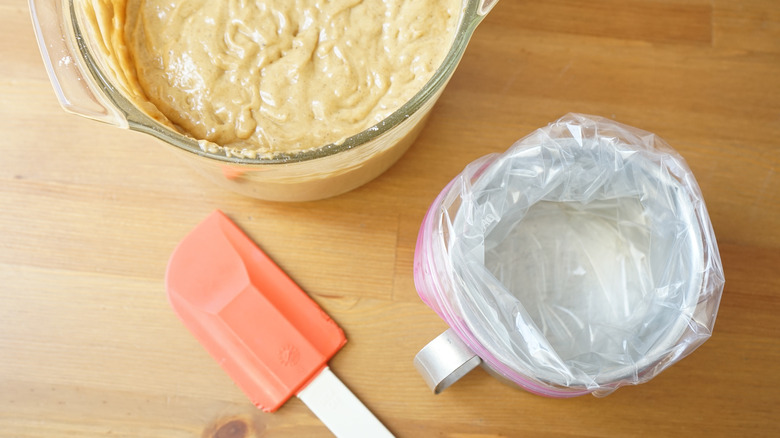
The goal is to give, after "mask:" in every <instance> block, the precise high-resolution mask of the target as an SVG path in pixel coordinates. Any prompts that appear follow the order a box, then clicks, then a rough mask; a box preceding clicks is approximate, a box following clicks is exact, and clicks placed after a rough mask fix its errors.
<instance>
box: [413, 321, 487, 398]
mask: <svg viewBox="0 0 780 438" xmlns="http://www.w3.org/2000/svg"><path fill="white" fill-rule="evenodd" d="M480 363H482V360H481V359H480V358H479V356H477V355H476V354H475V353H474V352H473V351H471V349H470V348H469V347H468V346H467V345H466V343H464V342H463V341H461V340H460V338H459V337H458V335H457V334H455V331H454V330H452V329H447V330H446V331H445V332H444V333H442V334H440V335H439V336H437V337H436V339H434V340H433V341H431V342H429V343H428V345H426V346H425V347H423V349H422V350H420V351H419V352H418V353H417V355H416V356H415V357H414V367H415V368H417V371H418V372H419V373H420V375H422V377H423V379H424V380H425V383H426V384H428V387H429V388H430V389H431V390H432V391H433V393H434V394H439V393H440V392H442V391H444V390H445V389H447V388H448V387H449V386H450V385H452V384H453V383H455V382H456V381H458V380H459V379H460V378H461V377H463V376H465V375H466V374H468V372H469V371H471V370H473V369H474V368H476V367H477V366H479V364H480Z"/></svg>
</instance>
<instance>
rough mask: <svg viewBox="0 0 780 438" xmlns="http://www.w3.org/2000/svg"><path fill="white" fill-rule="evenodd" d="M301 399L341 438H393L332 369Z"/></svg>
mask: <svg viewBox="0 0 780 438" xmlns="http://www.w3.org/2000/svg"><path fill="white" fill-rule="evenodd" d="M298 398H300V399H301V400H303V402H304V403H305V404H306V406H308V407H309V409H311V411H312V412H314V415H316V416H317V418H319V419H320V421H322V422H323V423H324V424H325V426H327V427H328V429H330V431H331V432H333V434H334V435H336V436H337V437H338V438H365V437H372V438H384V437H391V438H392V437H393V434H391V433H390V431H389V430H387V428H386V427H385V426H384V425H383V424H382V423H380V422H379V420H377V418H376V417H375V416H374V414H372V413H371V411H369V410H368V408H366V406H365V405H364V404H363V403H361V402H360V400H358V398H357V397H355V395H354V394H352V391H350V390H349V388H347V387H346V386H345V385H344V383H342V382H341V380H339V378H338V377H336V375H335V374H333V372H331V371H330V368H328V367H325V369H323V370H322V372H321V373H320V374H319V375H318V376H317V377H315V378H314V380H312V381H311V383H309V384H308V385H307V386H306V387H305V388H303V390H301V392H299V393H298Z"/></svg>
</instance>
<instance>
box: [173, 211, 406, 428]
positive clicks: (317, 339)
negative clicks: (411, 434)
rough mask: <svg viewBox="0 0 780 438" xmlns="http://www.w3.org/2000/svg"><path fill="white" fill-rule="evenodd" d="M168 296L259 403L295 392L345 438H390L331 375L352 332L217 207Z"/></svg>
mask: <svg viewBox="0 0 780 438" xmlns="http://www.w3.org/2000/svg"><path fill="white" fill-rule="evenodd" d="M165 283H166V290H167V292H168V299H169V301H170V303H171V306H173V309H174V310H175V311H176V313H177V315H178V316H179V318H180V319H181V320H182V322H184V325H185V326H186V327H187V328H188V329H189V330H190V332H192V334H193V335H194V336H195V338H196V339H197V340H198V341H200V343H201V344H203V346H204V347H205V348H206V350H207V351H208V352H209V354H211V356H212V357H213V358H214V359H215V360H216V361H217V363H218V364H219V365H221V366H222V368H223V369H224V370H225V371H226V372H227V373H228V375H230V377H231V378H232V379H233V381H234V382H236V384H237V385H238V386H239V388H241V389H242V390H243V391H244V393H246V395H247V396H248V397H249V399H250V400H251V401H252V403H254V404H255V406H257V407H259V408H261V409H262V410H264V411H267V412H273V411H276V410H277V409H279V407H280V406H281V405H282V404H284V403H285V402H286V401H287V400H288V399H289V398H290V397H292V396H293V395H297V396H298V397H299V398H300V399H301V400H303V402H304V403H305V404H306V405H307V406H308V407H309V408H310V409H311V410H312V411H313V412H314V413H315V415H317V417H318V418H319V419H320V420H321V421H322V422H323V423H325V425H326V426H327V427H328V428H329V429H330V430H331V432H333V433H334V434H335V435H336V436H339V437H368V436H370V437H385V436H389V437H392V435H391V434H390V432H389V431H388V430H387V429H386V428H385V427H384V426H383V425H382V424H381V423H380V422H379V420H377V419H376V417H374V415H373V414H371V412H370V411H369V410H368V409H367V408H366V407H365V406H364V405H363V404H362V403H361V402H360V400H358V399H357V397H355V396H354V395H353V394H352V393H351V392H350V391H349V389H347V387H346V386H344V384H343V383H342V382H341V381H340V380H339V379H338V378H337V377H336V376H335V375H334V374H333V373H332V372H331V371H330V369H329V368H328V366H327V363H328V360H329V359H330V358H331V357H333V355H335V354H336V352H338V351H339V349H341V347H342V346H344V344H345V343H346V342H347V340H346V338H345V336H344V332H343V331H342V330H341V328H339V326H338V325H336V323H335V322H333V320H332V319H330V317H328V315H326V314H325V312H324V311H323V310H322V309H321V308H320V307H319V306H318V305H317V303H315V302H314V301H313V300H312V299H311V298H310V297H309V296H308V295H307V294H306V293H305V292H304V291H303V290H302V289H301V288H300V287H298V285H297V284H295V282H293V281H292V280H291V279H290V277H288V276H287V275H286V274H285V273H284V272H283V271H282V270H281V269H280V268H279V267H278V266H277V265H276V264H275V263H274V262H273V261H272V260H271V259H270V258H269V257H268V256H267V255H266V254H265V253H263V252H262V251H261V250H260V248H258V247H257V246H256V245H255V244H254V243H253V242H252V241H251V240H250V239H249V238H248V237H247V236H246V235H245V234H244V233H243V232H242V231H241V230H240V229H239V228H238V227H237V226H236V225H235V224H234V223H233V222H231V221H230V219H228V218H227V216H225V215H224V214H223V213H222V212H220V211H219V210H217V211H214V212H213V213H212V214H211V215H210V216H209V217H208V218H206V220H204V221H203V222H202V223H200V224H199V225H198V226H197V227H196V228H195V229H194V230H193V231H192V232H190V234H189V235H187V236H186V237H185V238H184V239H183V240H182V241H181V242H180V243H179V245H178V246H177V247H176V249H175V250H174V252H173V255H172V256H171V259H170V261H169V263H168V270H167V272H166V278H165Z"/></svg>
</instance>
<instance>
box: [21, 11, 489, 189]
mask: <svg viewBox="0 0 780 438" xmlns="http://www.w3.org/2000/svg"><path fill="white" fill-rule="evenodd" d="M29 2H30V11H31V14H32V19H33V26H34V27H35V33H36V37H37V40H38V45H39V47H40V49H41V53H42V55H43V60H44V64H45V65H46V69H47V71H48V74H49V78H50V80H51V83H52V85H53V86H54V89H55V92H56V94H57V97H58V99H59V101H60V103H61V105H62V106H63V108H64V109H65V110H66V111H69V112H72V113H75V114H78V115H81V116H84V117H88V118H91V119H95V120H99V121H103V122H107V123H110V124H113V125H116V126H118V127H121V128H129V129H132V130H136V131H140V132H144V133H147V134H150V135H152V136H153V137H156V138H157V139H159V140H162V141H163V142H164V143H165V144H166V145H167V146H169V149H172V150H174V151H176V152H177V153H178V155H179V156H180V157H182V158H183V159H185V161H186V162H187V163H189V164H190V165H191V166H192V167H193V168H194V169H195V170H196V171H198V173H200V174H202V175H203V176H205V177H206V178H208V179H210V180H211V181H213V182H215V183H217V184H219V185H221V186H223V187H225V188H227V189H230V190H233V191H235V192H238V193H241V194H244V195H248V196H251V197H255V198H259V199H266V200H276V201H309V200H315V199H323V198H328V197H331V196H335V195H338V194H341V193H344V192H347V191H349V190H352V189H354V188H357V187H359V186H361V185H363V184H365V183H367V182H368V181H371V180H372V179H374V178H376V177H377V176H379V175H380V174H381V173H382V172H384V171H385V170H387V169H388V168H389V167H390V166H391V165H392V164H393V163H395V162H396V161H397V160H398V159H399V158H400V157H401V156H402V155H403V153H404V152H405V151H406V150H407V149H408V147H409V146H410V145H411V144H412V142H413V141H414V140H415V138H416V137H417V135H418V134H419V133H420V131H421V129H422V127H423V126H424V124H425V120H426V118H427V115H428V113H429V112H430V110H431V108H432V107H433V105H434V103H436V100H437V99H438V98H439V96H440V95H441V93H442V91H443V90H444V87H445V85H446V84H447V82H448V81H449V79H450V77H451V76H452V73H453V72H454V71H455V68H456V67H457V65H458V62H459V61H460V59H461V57H462V55H463V52H464V51H465V49H466V46H467V44H468V42H469V39H470V38H471V35H472V34H473V32H474V29H475V28H476V26H477V25H478V24H479V23H480V22H481V20H482V18H483V17H484V16H485V15H486V14H487V13H488V12H489V11H490V9H492V7H493V6H494V5H495V4H496V2H497V0H463V6H462V9H461V14H460V20H459V24H458V27H457V30H456V33H455V37H454V39H453V42H452V46H451V47H450V49H449V51H448V53H447V55H446V57H445V59H444V61H443V63H442V65H441V66H440V67H439V68H438V69H437V70H436V72H435V73H434V75H433V77H432V78H431V79H430V80H429V81H428V83H427V84H425V86H424V87H423V88H422V89H421V90H420V91H419V92H418V93H417V94H416V95H415V96H414V97H413V98H412V99H411V100H409V101H408V102H407V103H406V104H404V105H403V106H402V107H401V108H399V109H398V110H397V111H395V112H394V113H392V114H390V115H389V116H388V117H387V118H385V119H384V120H382V121H381V122H379V123H377V124H376V125H374V126H372V127H370V128H368V129H366V130H365V131H362V132H360V133H358V134H356V135H354V136H352V137H349V138H347V139H346V140H345V141H343V142H342V143H339V144H328V145H324V146H322V147H319V148H316V149H312V150H307V151H303V152H297V153H290V154H285V155H277V156H274V157H272V158H255V159H248V158H239V157H234V156H233V157H231V156H226V155H225V154H224V153H222V152H218V153H211V152H208V151H205V150H203V149H202V148H201V147H200V145H199V144H198V142H197V141H196V140H194V139H193V138H190V137H187V136H185V135H182V134H180V133H178V132H176V131H174V130H173V129H171V128H169V127H167V126H165V125H163V124H161V123H160V122H157V121H156V120H154V119H152V118H151V117H150V116H148V115H147V114H146V113H144V112H142V111H141V110H139V109H138V108H137V107H136V105H134V104H133V103H132V102H131V100H130V99H128V97H127V96H126V95H125V94H123V92H122V91H121V90H122V86H121V84H119V83H118V82H117V79H116V78H115V77H113V75H112V73H111V71H112V70H111V69H110V68H108V67H107V63H106V60H105V59H101V50H100V49H99V44H100V43H99V42H98V40H97V39H96V38H95V35H94V32H92V31H91V29H92V28H91V26H89V25H88V18H87V15H86V14H85V7H84V2H83V1H79V0H55V1H50V0H49V1H46V0H29Z"/></svg>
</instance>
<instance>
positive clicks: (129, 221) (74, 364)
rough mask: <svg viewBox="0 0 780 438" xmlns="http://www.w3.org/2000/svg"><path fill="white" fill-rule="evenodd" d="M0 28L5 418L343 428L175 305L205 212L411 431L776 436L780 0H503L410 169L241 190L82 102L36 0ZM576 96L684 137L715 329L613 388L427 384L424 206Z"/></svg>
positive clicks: (44, 424) (435, 324)
mask: <svg viewBox="0 0 780 438" xmlns="http://www.w3.org/2000/svg"><path fill="white" fill-rule="evenodd" d="M0 35H1V36H0V53H1V54H2V58H3V62H2V63H0V132H2V137H0V138H1V140H0V436H3V437H43V436H46V437H51V436H79V437H89V436H106V435H110V436H123V437H139V436H150V437H193V436H194V437H223V438H224V437H231V438H238V437H242V436H247V437H249V436H258V437H259V436H269V437H270V436H284V437H293V436H328V432H327V429H325V428H324V427H323V426H322V425H321V423H320V422H319V421H318V420H317V419H316V418H315V417H314V416H313V415H312V414H311V413H310V412H309V411H308V409H307V408H306V407H305V406H304V405H303V404H302V403H301V402H300V401H299V400H297V399H293V400H291V401H290V402H288V403H287V404H286V405H285V406H284V407H283V408H282V409H281V410H280V411H278V412H277V413H275V414H265V413H262V412H260V411H258V410H256V409H255V408H254V407H253V406H252V405H251V404H250V403H249V402H248V401H247V399H246V398H245V396H244V395H243V394H242V393H241V392H240V391H239V390H238V389H237V388H236V387H235V386H234V385H233V383H232V382H231V381H230V380H229V378H228V377H227V376H226V375H225V374H224V373H223V372H222V371H221V370H220V368H219V367H218V366H217V365H216V364H215V363H214V362H213V361H212V359H211V358H210V357H209V356H208V355H207V354H206V353H205V352H204V351H203V350H202V348H201V347H200V346H199V345H198V343H197V342H196V341H195V340H194V338H193V337H192V336H191V335H190V334H189V333H188V332H187V331H186V329H185V328H184V327H183V326H182V324H181V323H180V322H179V321H178V320H177V319H176V317H175V315H174V313H173V312H172V310H171V308H170V307H169V305H168V302H167V301H166V297H165V290H164V285H163V276H164V273H165V267H166V263H167V260H168V257H169V256H170V254H171V252H172V250H173V248H174V247H175V245H176V244H177V242H178V241H179V240H180V239H181V238H182V237H183V236H184V235H185V234H186V233H187V232H188V231H189V230H190V229H191V228H192V227H193V226H194V225H196V224H197V223H198V222H200V221H201V220H202V219H204V218H205V217H206V216H207V215H208V213H209V212H211V211H212V210H214V209H221V210H223V211H224V212H225V213H226V214H228V215H229V216H230V217H231V218H232V219H233V220H234V221H235V222H236V223H237V224H238V225H239V226H240V227H241V228H242V229H244V230H245V231H246V232H247V234H249V235H250V236H251V237H252V238H253V239H254V240H255V241H256V242H258V244H259V245H260V246H261V247H262V248H263V249H264V250H265V251H266V252H267V253H268V254H269V255H271V257H272V258H274V259H275V260H276V261H277V262H278V263H279V265H280V266H281V267H282V268H283V269H284V270H285V271H286V272H288V273H289V275H290V276H291V277H292V278H293V279H294V280H295V281H297V282H298V283H299V284H300V285H301V286H302V287H303V288H304V289H305V290H306V291H307V292H308V293H309V294H310V295H311V296H312V297H313V298H314V299H315V300H316V301H317V302H318V303H319V304H320V305H321V306H322V307H323V308H324V309H325V310H326V311H327V312H328V313H329V314H330V315H331V316H332V317H333V319H334V320H336V321H337V322H338V323H339V324H340V325H341V326H342V327H343V328H344V330H345V332H346V334H347V336H348V338H349V343H348V344H347V346H346V347H345V348H344V349H343V350H342V351H341V352H340V353H339V354H338V355H337V356H336V358H335V359H334V360H333V361H332V362H331V365H332V369H333V370H334V372H335V373H336V374H337V375H339V376H340V377H341V378H342V380H343V381H344V382H345V383H346V384H347V385H348V386H349V387H350V388H351V389H352V390H353V391H354V392H355V393H356V394H357V395H358V396H359V397H360V398H361V399H362V400H363V401H364V402H365V403H366V405H367V406H368V407H369V408H370V409H371V410H372V411H373V412H375V413H376V415H377V416H378V417H379V418H380V419H381V420H382V421H383V422H384V423H385V424H386V425H387V426H388V427H389V428H390V429H391V430H392V431H393V432H394V433H395V434H397V435H398V436H399V437H432V436H451V437H472V438H474V437H491V436H507V437H508V436H533V437H537V436H551V437H552V436H555V437H557V436H686V437H690V436H707V437H711V436H751V437H753V436H780V426H778V420H780V412H778V405H780V377H779V376H780V329H778V327H780V324H778V316H777V315H778V314H780V231H779V230H780V176H778V166H780V140H778V139H780V3H778V2H776V1H774V0H742V1H737V0H591V1H577V0H558V1H538V2H531V1H518V0H503V1H501V2H499V4H498V6H497V7H496V8H495V9H494V10H493V11H492V12H491V14H490V15H489V16H488V18H487V19H486V20H485V21H484V22H483V23H482V24H481V26H480V28H479V29H478V30H477V32H476V34H475V36H474V38H473V40H472V42H471V45H470V47H469V49H468V51H467V53H466V55H465V57H464V59H463V61H462V63H461V65H460V67H459V69H458V71H457V72H456V74H455V76H454V77H453V79H452V81H451V83H450V85H449V87H448V88H447V90H446V91H445V93H444V95H443V96H442V98H441V100H440V101H439V103H438V105H437V106H436V107H435V108H434V110H433V113H432V116H431V118H430V121H429V123H428V125H427V127H426V128H425V130H424V131H423V133H422V135H421V136H420V138H419V140H418V141H417V142H416V143H415V145H414V146H413V147H412V148H411V149H410V150H409V152H408V153H407V154H406V155H405V156H404V157H403V158H402V159H401V160H400V161H399V162H398V163H397V164H396V165H395V166H394V167H392V168H391V169H390V170H389V171H388V172H386V173H385V174H383V175H382V176H381V177H379V178H377V179H376V180H374V181H373V182H371V183H369V184H367V185H365V186H363V187H361V188H359V189H357V190H354V191H352V192H350V193H347V194H345V195H342V196H339V197H336V198H333V199H328V200H324V201H319V202H310V203H298V204H284V203H272V202H262V201H257V200H253V199H248V198H244V197H241V196H239V195H235V194H232V193H229V192H226V191H224V190H222V189H220V188H218V187H216V186H212V185H211V183H209V182H206V181H205V180H202V179H200V177H198V176H197V175H195V174H194V173H193V172H192V171H191V170H190V169H189V168H188V167H186V166H184V165H182V164H181V163H179V162H178V161H175V160H174V159H173V158H172V157H173V156H172V155H170V154H169V153H167V152H166V151H164V149H165V147H164V145H163V144H161V143H158V142H157V141H156V140H152V139H151V138H150V137H147V136H145V135H142V134H138V133H134V132H129V131H122V130H119V129H116V128H114V127H111V126H108V125H103V124H100V123H96V122H93V121H89V120H86V119H83V118H79V117H76V116H72V115H69V114H67V113H65V112H64V111H63V110H62V109H61V108H60V107H59V105H58V103H57V101H56V99H55V95H54V93H53V91H52V87H51V85H50V84H49V81H48V79H47V77H46V73H45V71H44V68H43V63H42V61H41V57H40V54H39V53H38V49H37V47H36V43H35V40H34V37H33V31H32V27H31V24H30V16H29V11H28V9H27V4H26V2H24V1H22V0H2V1H0ZM567 112H582V113H590V114H599V115H603V116H606V117H610V118H613V119H615V120H617V121H620V122H623V123H627V124H630V125H634V126H637V127H640V128H643V129H645V130H648V131H650V132H654V133H657V134H659V135H660V136H661V137H663V138H664V139H665V140H666V141H668V142H669V143H670V144H671V145H672V146H674V147H675V148H676V149H677V150H678V151H679V152H680V153H681V154H682V155H683V156H684V157H685V158H686V159H687V161H688V163H689V164H690V167H691V168H692V169H693V171H694V173H695V175H696V177H697V179H698V181H699V184H700V185H701V189H702V191H703V193H704V197H705V199H706V202H707V207H708V209H709V213H710V215H711V218H712V222H713V225H714V229H715V232H716V235H717V238H718V243H719V245H720V251H721V256H722V259H723V265H724V268H725V274H726V288H725V291H724V293H723V299H722V302H721V306H720V313H719V315H718V320H717V324H716V326H715V331H714V335H713V337H712V338H711V339H710V340H709V341H708V342H707V343H705V344H704V345H703V346H702V347H701V348H699V349H698V350H696V351H695V352H694V353H693V354H692V355H691V356H689V357H688V358H685V359H684V360H682V361H681V362H680V363H678V364H676V365H674V366H672V367H671V368H670V369H668V370H667V371H665V372H664V373H662V374H661V375H659V376H658V377H657V378H655V379H654V380H652V381H651V382H649V383H647V384H644V385H640V386H635V387H633V386H632V387H626V388H622V389H620V390H618V391H617V392H616V393H614V394H612V395H610V396H608V397H606V398H603V399H598V398H594V397H591V396H585V397H580V398H576V399H569V400H557V399H547V398H542V397H538V396H535V395H531V394H529V393H526V392H523V391H521V390H518V389H515V388H511V387H509V386H506V385H504V384H502V383H500V382H498V381H497V380H495V379H493V378H492V377H490V376H489V375H488V374H487V373H486V372H484V371H482V370H481V369H478V370H476V371H474V372H472V373H471V374H469V375H468V376H466V377H465V378H464V379H463V380H461V381H460V382H458V383H456V384H455V385H454V386H453V387H451V388H450V389H448V390H447V391H445V392H444V393H443V394H441V395H438V396H434V395H433V394H431V393H430V392H429V390H428V389H427V388H426V386H425V384H424V383H423V381H422V379H421V377H420V376H419V375H418V374H417V372H416V370H415V369H414V367H413V366H412V358H413V356H414V354H415V353H416V352H417V351H418V350H419V349H420V348H421V347H422V346H424V345H425V344H426V343H427V342H428V341H429V340H431V339H432V338H434V337H435V336H436V335H438V334H439V333H440V332H441V331H442V330H444V329H445V328H446V326H445V324H444V323H443V322H442V321H441V320H440V319H439V318H438V317H437V316H436V315H435V314H434V313H433V312H432V311H431V310H430V309H428V308H427V307H426V306H425V305H424V304H423V303H422V302H421V301H420V300H419V298H418V297H417V294H416V291H415V288H414V284H413V280H412V259H413V255H414V244H415V239H416V236H417V230H418V227H419V224H420V221H421V219H422V216H423V214H424V213H425V211H426V209H427V207H428V205H429V204H430V202H431V201H432V200H433V198H434V197H435V195H436V194H437V193H438V192H439V190H440V189H441V188H442V187H443V186H444V185H445V184H446V183H447V181H449V179H450V178H452V177H453V176H454V175H456V174H457V173H458V172H459V171H460V170H461V169H462V168H463V166H464V165H465V164H467V163H468V162H470V161H472V160H473V159H475V158H477V157H480V156H482V155H484V154H487V153H490V152H496V151H502V150H504V149H506V148H507V147H508V146H510V145H511V144H512V143H513V142H514V141H515V140H517V139H519V138H521V137H523V136H525V135H526V134H528V133H530V132H531V131H532V130H534V129H536V128H538V127H541V126H544V125H546V124H547V123H548V122H551V121H553V120H555V119H557V118H558V117H560V116H562V115H564V114H565V113H567ZM225 424H228V426H225V427H223V428H221V429H220V427H222V426H223V425H225Z"/></svg>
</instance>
